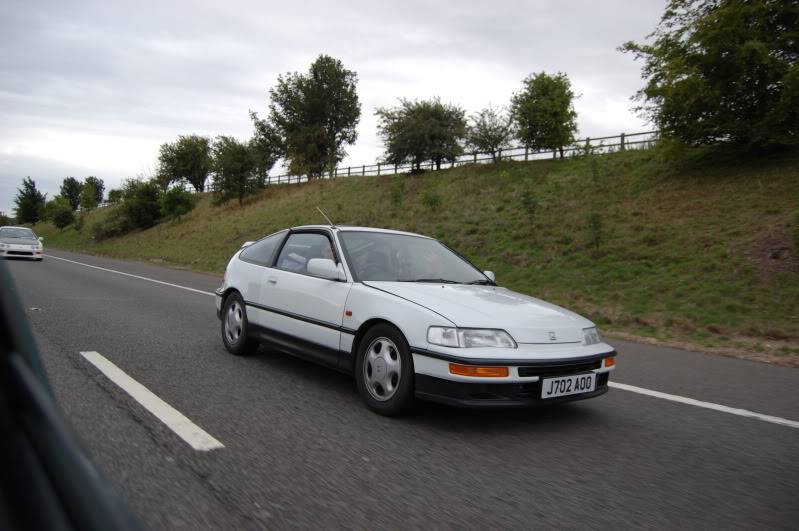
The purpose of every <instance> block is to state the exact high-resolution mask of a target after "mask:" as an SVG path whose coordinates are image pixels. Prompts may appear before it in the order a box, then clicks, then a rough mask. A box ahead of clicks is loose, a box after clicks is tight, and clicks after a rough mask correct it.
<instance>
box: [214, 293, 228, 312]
mask: <svg viewBox="0 0 799 531" xmlns="http://www.w3.org/2000/svg"><path fill="white" fill-rule="evenodd" d="M224 293H225V292H224V290H223V289H222V288H219V289H215V290H214V299H215V301H216V318H217V319H222V295H224Z"/></svg>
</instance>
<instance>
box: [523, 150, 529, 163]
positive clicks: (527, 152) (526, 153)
mask: <svg viewBox="0 0 799 531" xmlns="http://www.w3.org/2000/svg"><path fill="white" fill-rule="evenodd" d="M529 157H530V148H529V147H527V146H524V161H525V162H527V161H528V160H529Z"/></svg>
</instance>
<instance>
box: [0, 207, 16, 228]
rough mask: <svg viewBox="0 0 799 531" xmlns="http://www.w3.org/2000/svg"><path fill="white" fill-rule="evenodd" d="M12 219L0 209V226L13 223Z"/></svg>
mask: <svg viewBox="0 0 799 531" xmlns="http://www.w3.org/2000/svg"><path fill="white" fill-rule="evenodd" d="M13 224H14V220H13V219H12V218H10V217H8V216H7V215H6V213H5V212H2V211H0V227H2V226H3V225H13Z"/></svg>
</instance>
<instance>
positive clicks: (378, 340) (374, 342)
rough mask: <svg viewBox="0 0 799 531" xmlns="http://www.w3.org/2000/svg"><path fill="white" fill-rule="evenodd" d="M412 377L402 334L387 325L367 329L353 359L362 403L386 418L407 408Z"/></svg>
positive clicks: (409, 354)
mask: <svg viewBox="0 0 799 531" xmlns="http://www.w3.org/2000/svg"><path fill="white" fill-rule="evenodd" d="M413 379H414V370H413V357H412V356H411V351H410V348H409V347H408V342H407V341H405V337H404V336H403V335H402V333H401V332H400V331H399V330H397V329H396V328H395V327H393V326H391V325H389V324H379V325H376V326H374V327H372V328H370V329H369V330H368V331H367V332H366V334H365V335H364V336H363V338H361V341H360V343H359V344H358V352H357V354H356V358H355V382H356V384H357V387H358V392H359V393H360V395H361V398H362V399H363V401H364V402H365V403H366V406H367V407H368V408H369V409H371V410H372V411H374V412H376V413H379V414H381V415H385V416H389V417H390V416H395V415H399V414H402V413H404V412H406V411H408V410H409V409H410V407H411V405H412V404H413V396H414V395H413V392H414V381H413Z"/></svg>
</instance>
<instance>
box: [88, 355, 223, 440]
mask: <svg viewBox="0 0 799 531" xmlns="http://www.w3.org/2000/svg"><path fill="white" fill-rule="evenodd" d="M80 355H81V356H83V357H84V358H86V360H87V361H88V362H89V363H91V364H92V365H94V366H95V367H97V368H98V369H99V370H100V372H102V373H103V374H105V375H106V377H108V379H109V380H111V381H112V382H114V383H115V384H117V385H118V386H119V387H120V388H122V390H123V391H125V392H126V393H128V394H129V395H130V396H131V397H133V399H134V400H136V401H137V402H138V403H139V404H141V405H142V406H143V407H144V408H145V409H146V410H147V411H149V412H150V413H152V414H153V415H155V416H156V418H158V420H160V421H161V422H163V423H164V424H166V425H167V427H168V428H169V429H171V430H172V431H174V432H175V433H176V434H177V435H178V437H180V438H181V439H183V440H184V441H186V442H187V443H188V444H189V446H191V447H192V448H194V449H195V450H200V451H208V450H214V449H216V448H224V447H225V446H224V445H223V444H222V443H221V442H219V441H217V440H216V439H214V438H213V437H212V436H211V435H209V434H208V433H207V432H205V431H204V430H203V429H202V428H200V427H199V426H197V425H196V424H195V423H193V422H192V421H190V420H189V419H187V418H186V417H185V416H184V415H183V414H182V413H181V412H180V411H178V410H177V409H175V408H173V407H172V406H170V405H169V404H167V403H166V402H164V401H163V400H161V399H160V398H158V397H157V396H156V395H155V394H153V392H152V391H150V390H149V389H147V388H146V387H144V386H143V385H142V384H140V383H139V382H137V381H136V380H134V379H133V378H131V377H130V376H128V375H127V374H126V373H125V372H124V371H123V370H122V369H120V368H119V367H117V366H116V365H114V364H113V363H112V362H110V361H109V360H107V359H106V358H105V357H103V355H102V354H100V353H99V352H94V351H91V352H81V353H80Z"/></svg>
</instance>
